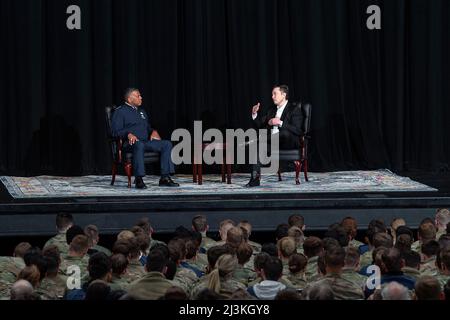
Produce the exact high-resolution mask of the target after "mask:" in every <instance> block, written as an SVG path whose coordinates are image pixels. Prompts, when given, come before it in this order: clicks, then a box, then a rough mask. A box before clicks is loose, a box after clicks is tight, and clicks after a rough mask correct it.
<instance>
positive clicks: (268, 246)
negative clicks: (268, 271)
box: [261, 242, 278, 258]
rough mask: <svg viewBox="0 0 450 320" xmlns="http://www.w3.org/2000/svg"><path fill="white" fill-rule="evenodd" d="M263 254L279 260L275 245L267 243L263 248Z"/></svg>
mask: <svg viewBox="0 0 450 320" xmlns="http://www.w3.org/2000/svg"><path fill="white" fill-rule="evenodd" d="M261 252H265V253H267V254H268V255H270V256H272V257H277V258H278V247H277V245H276V244H275V243H272V242H267V243H263V245H262V246H261Z"/></svg>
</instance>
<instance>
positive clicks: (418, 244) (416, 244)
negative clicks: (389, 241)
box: [411, 240, 422, 253]
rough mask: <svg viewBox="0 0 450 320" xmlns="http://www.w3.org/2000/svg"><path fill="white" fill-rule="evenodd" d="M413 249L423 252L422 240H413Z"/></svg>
mask: <svg viewBox="0 0 450 320" xmlns="http://www.w3.org/2000/svg"><path fill="white" fill-rule="evenodd" d="M411 250H413V251H415V252H418V253H422V242H421V241H420V240H417V241H415V242H413V244H412V245H411Z"/></svg>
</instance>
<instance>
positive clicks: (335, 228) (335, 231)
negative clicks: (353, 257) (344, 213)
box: [325, 224, 349, 247]
mask: <svg viewBox="0 0 450 320" xmlns="http://www.w3.org/2000/svg"><path fill="white" fill-rule="evenodd" d="M325 237H328V238H333V239H336V240H337V241H338V242H339V245H340V246H341V247H346V246H348V242H349V238H348V234H347V231H346V230H345V229H344V227H342V226H341V225H339V224H332V225H331V226H330V227H329V228H328V230H327V231H326V232H325Z"/></svg>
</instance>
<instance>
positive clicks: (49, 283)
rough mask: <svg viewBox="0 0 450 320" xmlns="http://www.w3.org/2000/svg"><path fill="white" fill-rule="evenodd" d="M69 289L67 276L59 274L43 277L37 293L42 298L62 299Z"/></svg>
mask: <svg viewBox="0 0 450 320" xmlns="http://www.w3.org/2000/svg"><path fill="white" fill-rule="evenodd" d="M66 289H67V277H66V276H62V275H57V276H56V277H52V278H48V277H45V278H44V279H42V281H41V283H40V284H39V287H38V288H37V289H36V294H37V295H38V296H39V297H40V298H41V300H61V299H62V298H63V297H64V293H65V291H66Z"/></svg>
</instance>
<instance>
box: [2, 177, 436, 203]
mask: <svg viewBox="0 0 450 320" xmlns="http://www.w3.org/2000/svg"><path fill="white" fill-rule="evenodd" d="M294 176H295V173H294V172H285V173H283V174H282V177H283V181H281V182H279V181H278V177H277V176H276V175H271V176H263V178H262V180H261V186H260V187H256V188H251V189H247V188H244V187H243V186H244V185H245V184H246V183H247V182H248V179H249V175H248V174H239V173H235V174H233V175H232V181H231V182H232V184H229V185H228V184H226V183H222V182H221V176H220V175H204V176H203V185H200V186H199V185H197V184H195V183H193V182H192V176H191V175H177V176H176V177H175V178H174V180H176V181H177V182H179V183H180V184H181V186H180V187H179V188H161V187H159V186H158V181H159V177H156V176H147V177H146V178H145V182H146V184H147V186H148V189H146V190H137V189H134V188H131V189H128V188H127V179H126V177H125V176H117V177H116V183H115V184H114V186H111V185H110V181H111V176H84V177H53V176H40V177H31V178H24V177H8V176H2V177H0V181H1V182H2V183H3V184H4V185H5V187H6V188H7V189H8V191H9V193H10V194H11V196H12V197H14V198H17V199H20V198H54V197H114V196H155V195H156V196H161V195H210V194H216V195H217V194H228V195H229V194H246V193H251V194H255V193H326V192H392V191H395V192H401V191H409V192H410V191H437V190H436V189H434V188H431V187H429V186H426V185H424V184H421V183H418V182H416V181H413V180H411V179H410V178H407V177H401V176H398V175H396V174H394V173H392V172H391V171H389V170H376V171H341V172H326V173H313V172H311V173H309V174H308V178H309V182H305V181H304V179H303V176H302V179H301V184H300V185H296V184H295V179H294Z"/></svg>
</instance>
